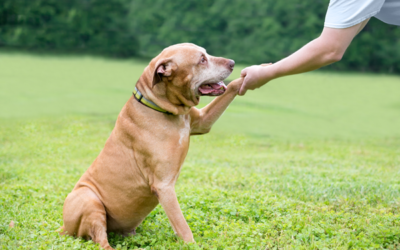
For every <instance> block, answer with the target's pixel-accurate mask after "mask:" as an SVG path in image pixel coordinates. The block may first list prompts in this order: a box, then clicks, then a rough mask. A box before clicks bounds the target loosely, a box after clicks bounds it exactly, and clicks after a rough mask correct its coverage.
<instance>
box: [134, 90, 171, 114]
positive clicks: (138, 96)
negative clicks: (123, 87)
mask: <svg viewBox="0 0 400 250" xmlns="http://www.w3.org/2000/svg"><path fill="white" fill-rule="evenodd" d="M132 93H133V96H134V97H135V99H136V100H137V101H138V102H140V103H141V104H143V105H145V106H147V107H149V108H151V109H154V110H156V111H158V112H161V113H165V114H167V115H172V113H171V112H168V111H166V110H164V109H162V108H160V106H158V105H157V104H155V103H154V102H152V101H150V100H147V99H146V98H145V97H144V96H143V95H142V93H140V91H139V90H138V89H137V88H136V87H135V90H134V91H133V92H132Z"/></svg>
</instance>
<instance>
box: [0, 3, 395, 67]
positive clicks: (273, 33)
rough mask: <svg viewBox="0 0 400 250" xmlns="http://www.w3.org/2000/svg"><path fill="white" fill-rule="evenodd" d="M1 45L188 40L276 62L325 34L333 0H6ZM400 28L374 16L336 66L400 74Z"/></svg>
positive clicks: (113, 48) (110, 47) (63, 47)
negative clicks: (323, 32)
mask: <svg viewBox="0 0 400 250" xmlns="http://www.w3.org/2000/svg"><path fill="white" fill-rule="evenodd" d="M0 3H1V5H0V47H3V48H6V49H8V48H12V49H23V50H39V51H56V52H74V53H94V54H102V55H108V56H115V57H137V56H141V57H146V58H149V57H153V56H155V55H156V54H158V53H159V52H160V51H161V50H162V49H163V48H165V47H167V46H169V45H171V44H175V43H181V42H192V43H195V44H198V45H200V46H203V47H204V48H206V49H207V51H208V52H209V53H210V54H214V55H218V56H225V57H229V58H232V59H234V60H235V61H237V62H240V63H254V64H257V63H263V62H275V61H278V60H280V59H282V58H283V57H286V56H288V55H290V54H291V53H293V52H294V51H296V50H297V49H299V48H300V47H302V46H303V45H305V44H306V43H307V42H309V41H311V40H312V39H314V38H316V37H318V36H319V34H320V33H321V30H322V28H323V24H324V19H325V13H326V9H327V7H328V3H329V0H287V1H274V0H247V1H242V0H229V1H228V0H201V1H200V0H198V1H193V0H175V1H166V0H152V1H145V0H107V1H106V0H0ZM399 60H400V28H399V27H397V26H393V25H388V24H385V23H383V22H381V21H379V20H377V19H375V18H372V19H371V21H370V22H369V24H368V25H367V26H366V28H365V29H364V31H362V32H361V33H360V34H359V35H358V36H357V37H356V39H355V40H354V42H353V43H352V45H351V46H350V48H349V49H348V51H347V52H346V54H345V56H344V58H343V60H342V61H341V62H339V63H336V64H333V65H332V66H329V68H330V69H336V70H357V71H374V72H394V73H400V63H399Z"/></svg>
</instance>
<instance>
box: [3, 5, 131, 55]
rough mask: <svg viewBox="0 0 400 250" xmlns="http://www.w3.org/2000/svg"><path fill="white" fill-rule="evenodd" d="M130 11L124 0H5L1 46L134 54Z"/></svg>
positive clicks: (107, 53)
mask: <svg viewBox="0 0 400 250" xmlns="http://www.w3.org/2000/svg"><path fill="white" fill-rule="evenodd" d="M127 13H128V9H127V7H126V4H125V2H124V1H123V0H111V1H94V0H92V1H86V0H71V1H58V0H35V1H24V0H4V1H2V4H1V6H0V46H7V47H15V48H24V49H36V50H38V49H39V50H51V51H74V52H91V53H101V54H106V55H112V56H122V57H127V56H134V55H136V53H137V51H138V44H137V40H136V37H135V36H134V34H133V33H132V32H131V31H130V30H128V25H127V24H128V20H127V19H126V18H127Z"/></svg>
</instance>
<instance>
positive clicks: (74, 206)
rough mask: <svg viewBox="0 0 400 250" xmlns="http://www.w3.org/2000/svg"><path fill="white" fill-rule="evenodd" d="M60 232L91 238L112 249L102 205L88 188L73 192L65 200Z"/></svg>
mask: <svg viewBox="0 0 400 250" xmlns="http://www.w3.org/2000/svg"><path fill="white" fill-rule="evenodd" d="M63 220H64V225H63V226H62V228H61V229H62V230H63V231H62V232H60V234H62V235H63V234H67V235H71V236H77V237H82V238H85V239H88V238H91V239H92V240H93V241H94V242H96V243H99V244H100V246H101V247H102V248H104V249H107V250H112V249H113V248H112V247H111V246H110V244H109V243H108V239H107V219H106V211H105V209H104V206H103V203H102V202H101V201H100V199H99V198H98V197H97V195H96V194H95V193H94V192H93V191H92V190H90V189H89V188H88V187H81V188H78V189H75V190H73V191H72V192H71V193H70V194H69V195H68V196H67V198H66V199H65V202H64V208H63Z"/></svg>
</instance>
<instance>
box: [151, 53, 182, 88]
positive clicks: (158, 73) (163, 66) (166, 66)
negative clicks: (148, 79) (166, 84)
mask: <svg viewBox="0 0 400 250" xmlns="http://www.w3.org/2000/svg"><path fill="white" fill-rule="evenodd" d="M177 68H178V67H177V65H176V63H174V62H173V61H172V59H171V58H168V59H163V60H161V61H159V62H157V64H156V67H155V70H154V75H153V84H152V87H154V85H156V84H157V83H159V82H162V81H163V77H170V76H172V75H173V74H174V72H175V71H176V69H177Z"/></svg>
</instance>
